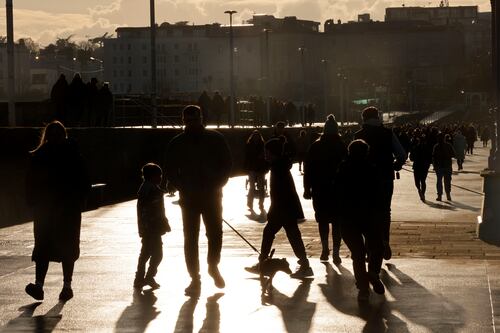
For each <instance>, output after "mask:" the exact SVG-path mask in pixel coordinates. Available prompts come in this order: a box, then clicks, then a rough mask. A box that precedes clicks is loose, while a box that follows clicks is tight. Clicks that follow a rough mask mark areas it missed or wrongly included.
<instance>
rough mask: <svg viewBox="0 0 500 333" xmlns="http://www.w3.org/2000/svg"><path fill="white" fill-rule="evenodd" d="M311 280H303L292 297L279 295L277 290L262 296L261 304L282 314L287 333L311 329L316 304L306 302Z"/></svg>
mask: <svg viewBox="0 0 500 333" xmlns="http://www.w3.org/2000/svg"><path fill="white" fill-rule="evenodd" d="M312 281H313V279H303V280H302V281H301V283H300V285H299V286H298V287H297V289H296V290H295V292H294V293H293V295H292V297H288V296H286V295H284V294H282V293H280V292H279V291H278V290H277V289H274V290H273V293H272V294H270V295H264V296H262V297H263V299H262V303H263V304H266V305H274V306H276V307H277V308H278V309H279V310H280V311H281V314H282V317H283V322H284V324H285V327H286V331H287V332H288V333H307V332H309V330H310V329H311V323H312V318H313V316H314V313H315V312H316V303H311V302H308V301H307V297H308V296H309V291H310V290H311V283H312Z"/></svg>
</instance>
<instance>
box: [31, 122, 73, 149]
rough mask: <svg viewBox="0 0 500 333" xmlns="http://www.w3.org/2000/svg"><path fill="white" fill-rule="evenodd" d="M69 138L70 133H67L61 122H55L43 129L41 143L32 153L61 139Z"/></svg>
mask: <svg viewBox="0 0 500 333" xmlns="http://www.w3.org/2000/svg"><path fill="white" fill-rule="evenodd" d="M67 138H68V133H67V132H66V127H64V125H63V124H62V123H61V122H60V121H57V120H54V121H52V122H50V123H49V124H47V125H46V126H45V127H44V128H43V129H42V134H41V135H40V142H39V143H38V146H37V147H36V148H35V149H33V150H32V151H31V153H34V152H36V151H37V150H39V149H40V148H42V147H43V146H44V145H46V144H47V143H51V142H55V141H58V140H61V139H62V140H64V139H67Z"/></svg>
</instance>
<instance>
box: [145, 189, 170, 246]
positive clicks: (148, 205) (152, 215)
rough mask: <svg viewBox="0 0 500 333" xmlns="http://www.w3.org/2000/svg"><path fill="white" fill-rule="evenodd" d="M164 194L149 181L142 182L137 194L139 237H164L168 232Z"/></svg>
mask: <svg viewBox="0 0 500 333" xmlns="http://www.w3.org/2000/svg"><path fill="white" fill-rule="evenodd" d="M164 194H165V193H164V192H163V191H162V190H161V189H160V188H159V187H158V185H155V184H153V183H151V182H149V181H146V180H145V181H144V182H143V183H142V184H141V187H140V188H139V191H138V192H137V226H138V229H139V236H140V237H145V236H155V235H164V234H165V233H166V232H169V231H170V225H169V224H168V219H167V217H166V216H165V204H164V201H163V195H164Z"/></svg>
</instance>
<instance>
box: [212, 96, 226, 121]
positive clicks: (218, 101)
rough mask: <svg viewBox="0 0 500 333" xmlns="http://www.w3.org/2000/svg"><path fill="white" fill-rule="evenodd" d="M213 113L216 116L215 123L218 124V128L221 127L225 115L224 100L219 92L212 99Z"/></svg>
mask: <svg viewBox="0 0 500 333" xmlns="http://www.w3.org/2000/svg"><path fill="white" fill-rule="evenodd" d="M212 113H213V115H214V116H215V122H216V123H217V128H219V127H220V124H221V119H222V114H223V113H224V99H223V98H222V96H221V95H220V93H219V92H218V91H216V92H215V94H214V97H213V98H212Z"/></svg>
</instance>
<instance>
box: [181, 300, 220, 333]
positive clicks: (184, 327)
mask: <svg viewBox="0 0 500 333" xmlns="http://www.w3.org/2000/svg"><path fill="white" fill-rule="evenodd" d="M222 296H224V293H216V294H214V295H212V296H210V297H207V303H206V308H207V312H206V315H205V319H204V320H203V325H202V327H201V329H200V331H199V332H200V333H218V332H219V330H220V309H219V303H218V301H219V299H220V298H221V297H222ZM197 305H198V298H197V297H190V298H188V299H187V301H186V302H184V304H183V305H182V307H181V309H180V310H179V315H178V316H177V322H176V324H175V328H174V333H192V332H194V311H195V310H196V306H197Z"/></svg>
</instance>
